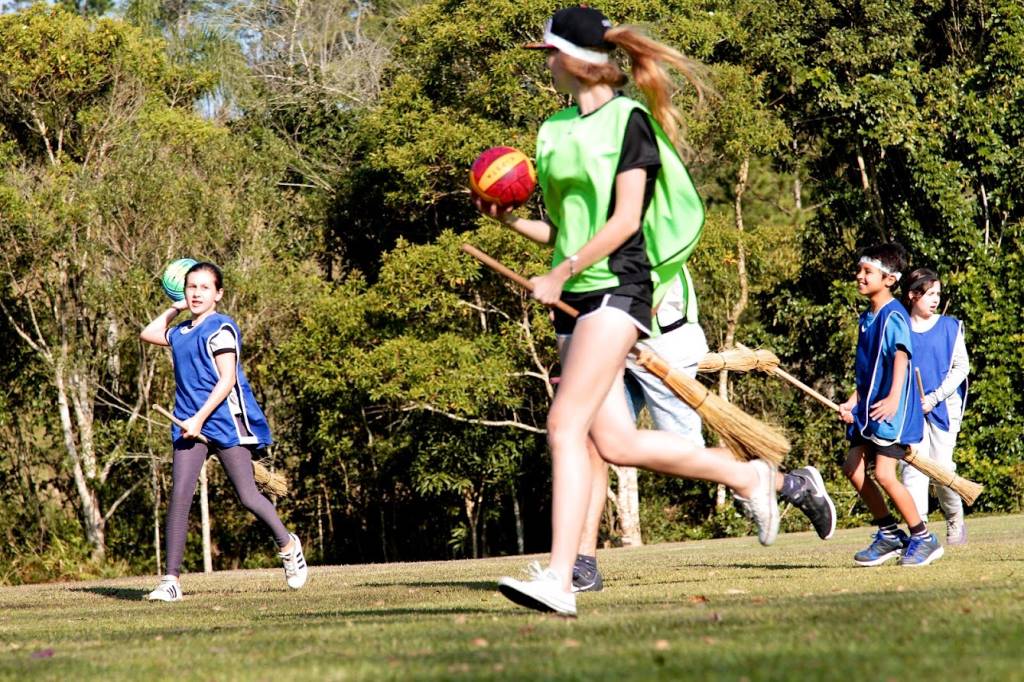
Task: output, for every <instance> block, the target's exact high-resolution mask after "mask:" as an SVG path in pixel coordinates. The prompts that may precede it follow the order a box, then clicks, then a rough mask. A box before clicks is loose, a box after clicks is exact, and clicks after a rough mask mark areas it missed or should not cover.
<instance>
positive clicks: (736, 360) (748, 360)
mask: <svg viewBox="0 0 1024 682" xmlns="http://www.w3.org/2000/svg"><path fill="white" fill-rule="evenodd" d="M778 366H779V358H778V356H776V355H775V353H773V352H771V351H770V350H767V349H764V348H758V349H756V350H755V349H752V348H747V347H746V346H743V345H740V344H737V345H736V347H735V348H729V349H727V350H723V351H719V352H718V353H707V354H706V355H705V356H704V357H703V358H701V360H700V362H699V363H698V364H697V371H698V372H720V371H722V370H727V371H730V372H752V371H755V370H757V371H759V372H771V371H772V369H773V368H775V367H778Z"/></svg>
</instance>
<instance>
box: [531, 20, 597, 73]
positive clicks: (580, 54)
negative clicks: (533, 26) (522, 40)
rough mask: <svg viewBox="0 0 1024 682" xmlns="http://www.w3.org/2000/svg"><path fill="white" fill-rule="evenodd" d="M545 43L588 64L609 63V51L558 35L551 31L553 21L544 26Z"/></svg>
mask: <svg viewBox="0 0 1024 682" xmlns="http://www.w3.org/2000/svg"><path fill="white" fill-rule="evenodd" d="M544 43H545V44H547V45H550V46H551V47H553V48H555V49H556V50H558V51H559V52H564V53H565V54H567V55H569V56H570V57H575V58H576V59H579V60H580V61H583V62H587V63H588V64H607V63H608V53H607V52H601V51H600V50H591V49H590V48H586V47H580V46H579V45H576V44H574V43H570V42H569V41H568V40H566V39H565V38H562V37H561V36H556V35H555V34H554V33H552V32H551V22H550V21H548V25H547V26H546V27H545V28H544Z"/></svg>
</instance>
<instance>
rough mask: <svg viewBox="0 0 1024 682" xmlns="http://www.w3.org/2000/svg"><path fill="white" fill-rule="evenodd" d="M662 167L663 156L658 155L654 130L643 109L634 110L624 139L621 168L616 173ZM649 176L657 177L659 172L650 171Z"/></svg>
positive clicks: (620, 160) (620, 158) (620, 159)
mask: <svg viewBox="0 0 1024 682" xmlns="http://www.w3.org/2000/svg"><path fill="white" fill-rule="evenodd" d="M660 167H661V156H660V155H659V154H658V143H657V141H656V140H655V138H654V128H652V127H651V122H650V121H649V120H647V114H645V113H644V112H643V111H642V110H641V109H634V110H633V113H632V114H630V115H629V122H628V123H627V124H626V134H625V135H624V136H623V138H622V154H621V155H620V156H619V167H618V168H617V169H616V171H615V173H616V175H618V174H619V173H624V172H626V171H628V170H633V169H634V168H647V169H652V168H653V169H657V168H660ZM648 175H657V172H653V173H652V172H650V171H648Z"/></svg>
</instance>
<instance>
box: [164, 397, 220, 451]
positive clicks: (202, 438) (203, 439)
mask: <svg viewBox="0 0 1024 682" xmlns="http://www.w3.org/2000/svg"><path fill="white" fill-rule="evenodd" d="M150 407H152V408H153V411H154V412H157V413H159V414H162V415H163V416H165V417H167V418H168V419H170V420H171V421H172V422H174V423H175V424H177V425H178V427H179V428H182V429H183V428H185V423H184V422H183V421H181V420H180V419H178V418H177V417H175V416H174V415H173V414H171V413H170V412H168V411H167V410H165V409H164V408H162V407H160V406H159V405H150ZM196 440H197V441H199V442H200V443H206V444H209V443H210V441H209V439H208V438H207V437H206V436H204V435H203V434H201V433H200V434H199V435H198V436H197V437H196Z"/></svg>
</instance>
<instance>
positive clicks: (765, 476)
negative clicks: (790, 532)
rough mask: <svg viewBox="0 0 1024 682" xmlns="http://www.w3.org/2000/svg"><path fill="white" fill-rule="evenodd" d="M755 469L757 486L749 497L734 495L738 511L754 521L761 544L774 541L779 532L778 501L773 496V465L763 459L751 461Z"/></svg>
mask: <svg viewBox="0 0 1024 682" xmlns="http://www.w3.org/2000/svg"><path fill="white" fill-rule="evenodd" d="M752 464H753V466H754V468H755V469H756V470H757V479H758V480H757V488H756V489H755V491H754V494H753V495H751V496H750V499H747V498H744V497H740V496H739V495H734V497H735V499H736V502H737V504H739V507H740V511H741V512H742V513H743V515H744V516H746V517H747V518H748V519H750V520H751V521H753V522H754V526H755V527H756V528H757V539H758V540H759V541H760V542H761V544H762V545H766V546H767V545H770V544H772V543H773V542H775V536H777V535H778V534H779V501H778V499H776V497H775V467H774V466H773V465H771V464H769V463H768V462H766V461H764V460H763V459H755V460H754V461H753V462H752Z"/></svg>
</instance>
